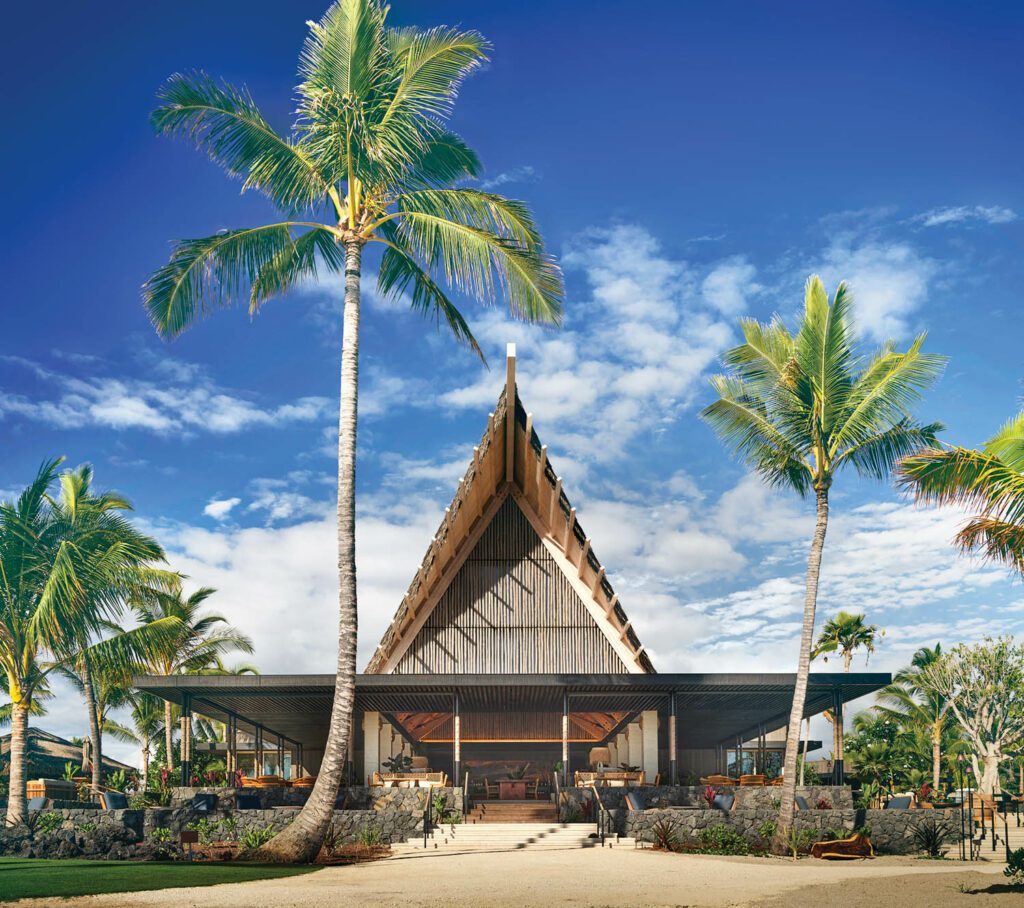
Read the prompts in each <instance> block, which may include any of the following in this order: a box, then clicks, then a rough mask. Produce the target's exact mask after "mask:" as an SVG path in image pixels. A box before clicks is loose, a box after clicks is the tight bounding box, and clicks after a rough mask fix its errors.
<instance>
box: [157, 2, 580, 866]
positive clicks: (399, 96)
mask: <svg viewBox="0 0 1024 908" xmlns="http://www.w3.org/2000/svg"><path fill="white" fill-rule="evenodd" d="M386 17H387V7H386V6H384V5H383V4H382V3H380V2H379V0H340V2H337V3H335V4H334V5H332V6H331V8H330V9H329V10H328V11H327V13H326V14H325V16H324V17H323V19H321V20H320V22H319V23H311V24H310V32H309V36H308V38H307V39H306V42H305V45H304V46H303V49H302V54H301V57H300V63H299V73H300V78H301V82H300V84H299V86H298V116H297V119H296V121H295V124H294V126H293V128H292V130H291V132H290V133H288V134H284V135H282V134H280V133H278V132H276V131H275V130H274V129H273V127H272V126H271V125H270V124H269V123H268V122H267V121H266V120H265V119H264V117H263V115H262V114H261V113H260V112H259V110H258V108H257V107H256V105H255V103H254V102H253V100H252V98H251V97H250V96H249V95H248V93H247V92H245V91H239V90H236V89H234V88H232V87H231V86H228V85H225V84H217V83H214V82H213V81H211V80H210V79H208V78H207V77H206V76H205V75H202V74H193V75H187V76H183V75H177V76H174V77H172V78H171V80H170V81H169V82H168V83H167V85H166V86H165V87H164V89H163V90H162V92H161V99H162V101H163V104H162V105H161V106H160V107H159V108H157V110H156V111H155V112H154V114H153V122H154V124H155V126H156V128H157V130H158V131H159V132H161V133H166V134H174V135H182V136H185V137H187V138H189V139H191V140H192V141H193V142H195V143H196V144H197V145H198V146H199V147H200V148H201V149H203V150H204V151H206V152H208V153H209V154H210V156H211V157H212V158H213V159H214V160H215V161H217V162H218V163H220V164H221V165H222V166H223V167H224V168H225V169H226V170H227V171H228V172H229V173H230V174H231V175H233V176H239V177H242V178H243V179H244V184H243V189H255V190H257V191H259V192H261V193H263V194H264V195H265V196H266V197H267V198H268V199H269V200H270V202H271V203H272V204H273V205H274V206H275V207H276V208H278V209H279V210H280V211H281V212H282V218H283V219H282V220H278V221H276V222H274V223H270V224H265V225H262V226H258V227H248V228H243V229H239V230H229V231H226V232H222V233H217V234H215V235H213V236H210V237H206V238H203V239H194V240H185V241H182V242H180V243H179V244H178V245H177V246H176V248H175V249H174V251H173V253H172V255H171V258H170V261H169V262H168V264H167V265H165V266H164V267H163V268H161V269H160V270H159V271H157V272H156V273H155V274H154V275H153V276H152V278H151V279H150V280H149V282H148V283H147V284H146V286H145V289H144V297H145V303H146V306H147V308H148V310H149V314H150V317H151V318H152V320H153V323H154V325H155V326H156V329H157V331H158V332H159V333H160V334H161V335H162V336H164V337H166V338H171V337H174V336H175V335H177V334H179V333H180V332H181V331H183V330H185V329H186V328H188V327H189V326H190V325H191V324H192V323H193V322H194V321H195V320H196V318H197V317H198V316H199V315H200V314H204V313H206V312H207V311H208V309H210V308H211V307H215V306H221V305H227V304H228V303H230V302H231V300H232V299H233V298H234V297H235V296H236V295H238V294H239V293H243V292H245V291H246V290H247V291H248V295H249V309H250V312H251V313H255V312H257V311H258V310H259V308H260V306H261V305H262V304H263V303H264V302H266V301H267V300H268V299H270V298H271V297H273V296H277V295H280V294H282V293H284V292H285V291H287V290H289V289H291V288H293V287H295V286H296V285H298V284H300V283H302V282H304V281H308V280H310V279H312V278H315V276H316V275H317V274H318V272H319V271H320V270H321V269H322V270H325V271H328V272H337V273H341V272H344V275H345V295H344V312H343V317H342V345H341V403H340V413H339V422H338V499H337V515H338V581H339V583H338V585H339V592H338V598H339V620H338V662H337V681H336V685H335V702H334V708H333V710H332V714H331V723H330V732H329V735H328V740H327V744H326V748H325V751H324V756H323V761H322V763H321V766H320V772H319V775H318V778H317V783H316V786H315V787H314V789H313V791H312V792H311V793H310V797H309V800H308V801H307V803H306V805H305V807H304V808H303V810H302V812H301V813H300V814H299V816H298V817H297V819H296V821H295V822H294V823H292V825H291V826H290V827H289V828H288V829H287V830H286V831H285V832H284V833H282V834H281V835H279V836H277V837H276V838H275V839H274V840H273V842H272V843H271V845H270V846H269V847H268V849H267V851H268V852H273V854H274V856H275V857H277V858H278V859H281V860H285V859H288V860H308V859H311V858H312V857H313V856H314V855H315V854H316V852H317V851H318V850H319V847H320V843H321V841H322V840H323V836H324V833H325V832H326V830H327V826H328V824H329V823H330V818H331V811H332V810H333V805H334V801H335V797H336V793H337V789H338V785H339V783H340V780H341V776H342V772H343V770H344V763H345V754H346V750H347V747H348V739H349V735H350V731H351V714H352V704H353V698H354V691H355V653H356V627H357V620H356V618H357V609H356V574H355V468H356V457H355V452H356V413H357V377H358V359H359V318H360V280H361V274H362V265H363V261H362V257H363V250H364V247H365V246H366V245H367V244H378V248H381V249H382V253H381V257H380V267H379V271H378V278H377V287H378V291H379V292H380V293H382V294H383V295H384V296H386V297H390V298H393V299H399V298H402V297H403V296H407V298H408V299H409V301H410V303H411V305H412V308H413V309H415V310H416V311H419V312H421V313H423V314H424V315H427V316H429V317H430V318H432V319H433V320H434V321H435V322H437V324H438V325H439V326H440V325H441V324H444V325H446V326H447V327H448V328H449V329H450V330H451V331H452V332H453V333H454V335H455V337H456V338H457V339H459V340H461V341H463V342H465V343H467V344H468V345H469V346H470V347H472V348H473V349H474V350H476V351H477V352H478V353H479V352H480V350H479V347H478V345H477V343H476V340H475V339H474V338H473V335H472V333H471V331H470V329H469V326H468V325H467V324H466V321H465V319H464V318H463V316H462V314H461V313H460V312H459V310H458V309H457V308H456V306H455V305H454V304H453V302H452V301H451V300H450V299H449V297H448V296H447V295H446V293H445V292H444V290H442V288H441V285H440V283H439V280H440V281H443V282H444V283H447V284H448V285H450V286H452V287H454V288H455V289H457V290H459V291H462V292H465V293H468V294H470V295H472V296H474V297H476V298H478V299H480V300H482V301H485V302H490V301H491V300H492V299H493V298H494V297H495V295H496V293H498V292H501V293H503V295H504V296H505V297H506V299H507V301H508V303H509V306H510V308H511V310H512V312H513V313H514V314H515V315H516V316H518V317H521V318H524V319H526V320H529V321H540V322H550V323H558V322H559V320H560V317H561V297H562V282H561V276H560V272H559V270H558V268H557V266H556V265H555V263H554V262H553V260H552V259H551V258H549V257H548V256H547V255H546V254H545V253H544V249H543V243H542V241H541V237H540V233H539V231H538V229H537V227H536V225H535V223H534V221H533V218H532V216H531V215H530V212H529V210H528V208H527V206H526V205H524V204H523V203H522V202H517V201H512V200H509V199H505V198H502V197H501V196H499V195H496V194H494V193H489V192H484V191H482V190H480V189H477V188H472V187H469V186H466V185H459V184H461V183H462V181H464V180H466V179H469V178H474V177H477V176H478V175H479V174H480V172H481V166H480V161H479V159H478V157H477V155H476V154H475V152H473V150H472V149H470V148H469V146H468V145H466V143H465V142H464V141H463V140H462V139H461V138H459V137H458V136H457V135H455V134H454V133H452V132H451V131H449V130H448V128H447V127H446V126H445V125H444V123H445V120H446V119H447V117H448V115H449V113H450V111H451V109H452V105H453V103H454V100H455V96H456V93H457V91H458V88H459V86H460V84H461V83H462V81H463V80H464V79H465V78H466V77H467V76H468V75H469V74H470V73H472V72H473V71H474V70H476V69H477V68H479V67H480V65H481V64H482V63H484V62H485V61H486V59H487V50H488V45H487V42H486V41H485V40H484V39H483V37H482V36H481V35H479V34H478V33H477V32H474V31H462V30H460V29H457V28H448V27H437V28H432V29H428V30H420V29H417V28H403V29H395V28H390V27H388V25H387V23H386Z"/></svg>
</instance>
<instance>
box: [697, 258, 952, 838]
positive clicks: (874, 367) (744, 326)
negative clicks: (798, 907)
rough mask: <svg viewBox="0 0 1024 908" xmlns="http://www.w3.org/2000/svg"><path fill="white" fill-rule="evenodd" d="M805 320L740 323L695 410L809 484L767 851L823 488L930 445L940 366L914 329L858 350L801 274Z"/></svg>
mask: <svg viewBox="0 0 1024 908" xmlns="http://www.w3.org/2000/svg"><path fill="white" fill-rule="evenodd" d="M804 302H805V305H804V317H803V320H802V322H801V324H800V326H799V329H798V330H797V332H796V334H791V333H790V332H789V331H788V330H787V329H786V327H785V325H784V324H783V323H782V320H781V319H780V318H779V317H777V316H776V317H775V318H774V319H773V320H772V321H771V322H770V323H768V324H762V323H759V322H757V321H754V320H752V319H745V320H743V321H742V322H741V323H740V330H741V331H742V333H743V337H744V343H743V344H741V345H740V346H738V347H735V348H733V349H731V350H729V351H727V352H726V353H725V354H724V362H725V365H726V367H727V369H728V374H726V375H719V376H716V377H714V378H712V380H711V383H712V386H713V387H714V389H715V390H716V391H717V392H718V394H719V395H720V396H719V399H718V400H716V401H715V402H714V403H712V404H710V405H709V406H708V407H706V408H705V409H704V410H703V411H702V413H701V415H702V416H703V418H704V419H706V420H707V421H708V423H709V424H710V425H711V427H712V428H713V429H714V430H715V431H716V432H717V433H718V435H719V437H720V438H721V439H722V441H723V442H724V443H725V444H726V445H727V446H728V447H730V448H732V450H733V451H734V452H735V453H736V454H737V455H739V456H740V457H741V458H742V459H743V460H744V461H745V462H746V463H747V464H748V465H749V466H750V467H751V468H752V469H754V470H755V472H757V473H758V474H759V475H760V476H761V477H762V478H763V479H764V480H765V481H766V482H768V483H770V484H771V485H775V486H779V487H783V488H789V489H792V490H794V491H795V492H797V493H798V494H800V495H801V496H802V495H806V494H807V493H808V492H812V491H813V493H814V497H815V503H816V511H817V520H816V523H815V528H814V536H813V538H812V541H811V549H810V554H809V556H808V560H807V581H806V589H805V594H804V617H803V629H802V632H801V637H800V655H799V661H798V664H797V675H796V684H795V687H794V690H793V707H792V713H791V715H790V721H789V729H788V732H787V735H786V756H785V763H784V767H783V773H784V781H783V786H782V795H781V808H780V811H779V821H778V827H777V832H776V836H775V839H774V840H773V844H772V847H773V850H776V851H778V852H780V853H781V852H782V851H783V850H784V849H785V841H786V837H787V836H788V835H789V831H790V830H791V829H792V826H793V812H794V798H795V795H796V760H797V750H798V747H799V737H800V720H801V719H802V718H803V714H804V703H805V701H806V695H807V676H808V673H809V671H810V662H811V648H812V645H813V642H814V617H815V610H816V605H817V595H818V575H819V571H820V567H821V553H822V550H823V548H824V544H825V532H826V530H827V528H828V513H829V490H830V489H831V487H832V482H833V480H834V478H835V476H836V475H837V474H838V473H839V472H840V471H841V470H842V469H844V468H845V467H848V466H852V467H853V468H854V469H855V470H856V471H857V472H858V473H860V474H861V475H863V476H870V477H873V478H875V479H885V478H886V477H887V476H888V475H889V472H890V470H891V468H892V465H893V464H894V463H895V462H896V461H897V460H898V459H899V458H900V457H901V456H903V455H906V454H909V453H910V452H911V451H914V450H917V449H919V448H921V447H924V446H932V445H935V444H937V442H936V438H935V436H936V433H937V432H939V431H940V430H941V429H942V428H943V427H942V426H941V425H940V424H939V423H933V424H931V425H924V426H923V425H918V424H916V423H915V422H914V421H913V420H912V418H911V416H910V408H911V406H912V405H913V404H914V403H916V402H917V401H918V400H919V399H920V395H921V392H922V390H923V389H925V388H927V387H928V386H929V385H931V384H932V383H933V382H934V381H935V380H936V378H937V377H938V375H939V374H940V372H941V370H942V364H943V358H942V357H939V356H935V355H933V354H925V353H922V352H921V347H922V346H923V344H924V335H921V336H920V337H918V338H916V339H915V340H914V342H913V343H912V344H911V345H910V348H909V349H908V350H907V352H906V353H898V352H897V351H896V348H895V343H894V342H887V343H886V344H884V345H883V346H882V348H881V349H880V350H878V351H877V352H875V353H874V354H873V355H871V356H870V357H868V358H863V357H861V356H859V355H858V354H857V352H856V351H855V347H856V344H857V337H856V333H855V331H854V327H853V321H852V311H851V309H852V302H853V301H852V297H851V295H850V292H849V290H848V289H847V287H846V285H845V284H842V283H841V284H840V285H839V287H838V289H837V290H836V293H835V297H834V298H833V300H832V301H831V302H830V301H829V298H828V294H827V293H826V292H825V288H824V286H823V285H822V283H821V279H820V278H819V277H818V276H817V275H813V276H812V277H810V278H809V279H808V281H807V285H806V290H805V301H804Z"/></svg>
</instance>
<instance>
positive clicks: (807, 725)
mask: <svg viewBox="0 0 1024 908" xmlns="http://www.w3.org/2000/svg"><path fill="white" fill-rule="evenodd" d="M810 743H811V717H810V716H808V717H807V718H806V719H804V753H803V756H802V757H801V759H800V782H799V785H800V787H801V788H803V787H804V769H805V768H806V767H807V746H808V745H809V744H810ZM797 746H799V745H797Z"/></svg>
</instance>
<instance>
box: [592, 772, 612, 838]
mask: <svg viewBox="0 0 1024 908" xmlns="http://www.w3.org/2000/svg"><path fill="white" fill-rule="evenodd" d="M590 790H591V791H593V792H594V797H595V798H596V799H597V825H598V827H599V832H600V833H601V847H602V848H604V832H605V826H606V825H607V820H608V817H607V813H608V812H607V811H606V810H605V808H604V801H602V800H601V793H600V792H599V791H598V790H597V786H596V785H594V784H591V785H590Z"/></svg>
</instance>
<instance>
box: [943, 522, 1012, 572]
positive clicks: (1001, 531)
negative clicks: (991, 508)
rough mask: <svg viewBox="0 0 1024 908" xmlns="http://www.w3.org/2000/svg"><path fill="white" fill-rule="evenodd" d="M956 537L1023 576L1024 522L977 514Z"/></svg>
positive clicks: (971, 549) (964, 546) (965, 548)
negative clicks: (978, 515)
mask: <svg viewBox="0 0 1024 908" xmlns="http://www.w3.org/2000/svg"><path fill="white" fill-rule="evenodd" d="M956 541H957V543H958V544H959V546H960V548H961V549H962V550H963V551H965V552H977V553H979V554H981V555H983V556H984V557H986V558H988V559H990V560H992V561H999V562H1002V563H1003V564H1005V565H1006V566H1007V567H1009V568H1011V569H1012V570H1013V571H1015V572H1016V573H1017V574H1018V575H1019V576H1021V577H1024V523H1010V522H1008V521H1005V520H998V519H996V518H994V517H975V518H973V519H972V520H970V521H968V522H967V524H965V525H964V527H963V528H962V529H961V530H960V532H959V533H957V536H956Z"/></svg>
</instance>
